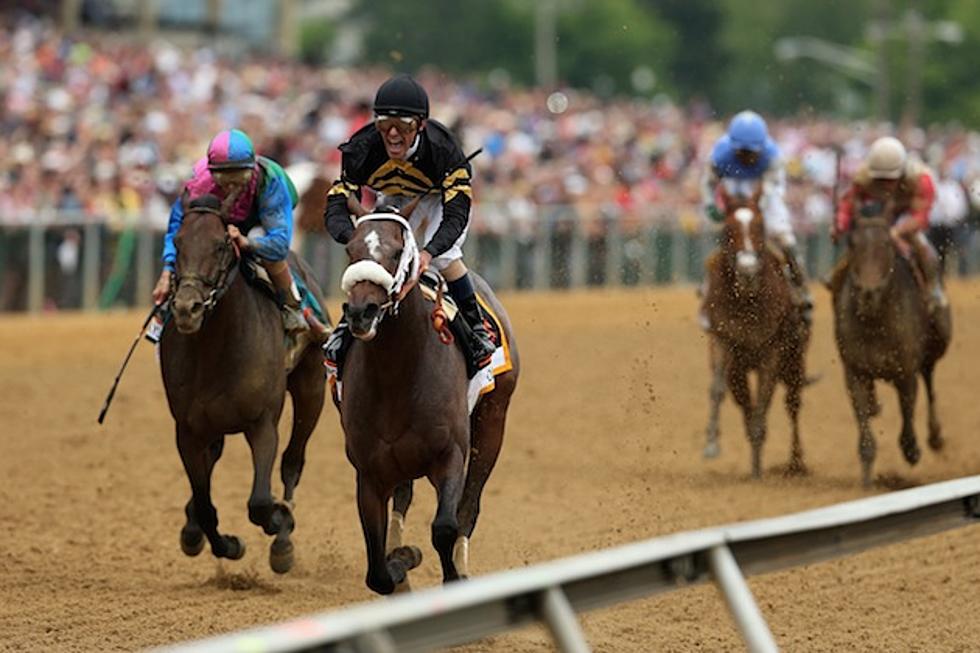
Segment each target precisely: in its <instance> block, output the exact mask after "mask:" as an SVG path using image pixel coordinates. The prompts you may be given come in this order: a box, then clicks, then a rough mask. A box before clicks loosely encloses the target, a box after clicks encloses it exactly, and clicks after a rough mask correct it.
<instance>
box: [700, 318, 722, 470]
mask: <svg viewBox="0 0 980 653" xmlns="http://www.w3.org/2000/svg"><path fill="white" fill-rule="evenodd" d="M708 366H709V369H710V370H711V386H710V388H709V389H708V428H707V429H706V432H705V444H704V452H703V455H704V457H705V458H717V457H718V454H719V453H721V446H720V445H719V444H718V435H719V428H718V414H719V412H720V408H721V402H722V400H724V398H725V366H724V353H723V352H722V351H721V346H720V345H719V344H718V341H717V340H715V339H714V338H713V337H710V336H709V339H708Z"/></svg>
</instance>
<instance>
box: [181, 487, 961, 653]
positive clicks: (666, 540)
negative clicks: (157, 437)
mask: <svg viewBox="0 0 980 653" xmlns="http://www.w3.org/2000/svg"><path fill="white" fill-rule="evenodd" d="M971 523H974V524H975V523H980V476H971V477H968V478H962V479H957V480H953V481H946V482H942V483H936V484H933V485H928V486H924V487H920V488H915V489H911V490H903V491H900V492H892V493H889V494H884V495H881V496H876V497H871V498H867V499H860V500H857V501H851V502H847V503H841V504H837V505H834V506H829V507H826V508H819V509H816V510H809V511H806V512H800V513H796V514H793V515H786V516H783V517H775V518H772V519H760V520H757V521H750V522H742V523H737V524H730V525H725V526H718V527H715V528H707V529H703V530H698V531H689V532H686V533H677V534H674V535H668V536H665V537H658V538H655V539H652V540H647V541H644V542H637V543H635V544H630V545H626V546H621V547H616V548H612V549H606V550H604V551H598V552H595V553H589V554H585V555H580V556H576V557H572V558H566V559H563V560H557V561H554V562H549V563H545V564H540V565H534V566H531V567H526V568H523V569H515V570H512V571H506V572H501V573H496V574H492V575H489V576H484V577H481V578H476V579H472V580H468V581H465V582H461V583H457V584H453V585H449V586H446V587H436V588H432V589H427V590H423V591H419V592H415V593H413V594H407V595H403V596H398V597H394V598H390V599H385V600H379V601H374V602H370V603H363V604H360V605H355V606H352V607H350V608H345V609H341V610H337V611H334V612H328V613H324V614H322V615H316V616H311V617H306V618H301V619H297V620H294V621H291V622H287V623H284V624H281V625H277V626H269V627H265V628H257V629H253V630H247V631H242V632H238V633H233V634H230V635H225V636H222V637H215V638H211V639H205V640H201V641H198V642H192V643H188V644H184V645H178V646H175V647H173V648H169V649H165V650H167V651H170V652H171V653H218V652H222V653H226V652H235V651H241V652H243V653H244V652H246V651H247V652H248V653H261V652H270V653H271V652H274V651H281V652H287V651H289V652H293V651H312V650H314V649H315V650H317V651H337V652H338V653H390V652H394V651H398V652H399V653H403V652H411V651H430V650H433V649H436V648H441V647H446V646H453V645H456V644H462V643H465V642H471V641H474V640H477V639H480V638H483V637H487V636H490V635H493V634H496V633H500V632H502V631H506V630H511V629H514V628H516V627H519V626H522V625H524V624H527V623H530V622H535V621H540V622H543V623H544V624H545V625H546V626H547V627H548V629H549V630H550V632H551V634H552V636H553V637H554V639H555V642H556V644H557V646H558V648H559V650H561V651H569V652H575V653H578V652H580V651H589V650H590V648H589V645H588V643H587V642H586V640H585V637H584V636H583V634H582V630H581V628H580V627H579V624H578V619H577V617H576V613H578V612H583V611H586V610H592V609H595V608H600V607H603V606H607V605H611V604H614V603H618V602H621V601H626V600H630V599H636V598H640V597H646V596H650V595H652V594H657V593H659V592H665V591H669V590H673V589H678V588H680V587H684V586H689V585H691V584H693V583H700V582H705V581H713V582H715V583H717V584H718V585H719V588H720V589H721V592H722V594H723V595H724V597H725V601H726V603H727V604H728V607H729V609H730V610H731V611H732V614H733V617H734V619H735V622H736V624H737V626H738V628H739V630H740V632H741V633H742V636H743V637H744V639H745V641H746V644H747V646H748V649H749V650H751V651H775V650H777V647H776V643H775V641H774V639H773V637H772V634H771V633H770V631H769V628H768V626H767V625H766V623H765V621H764V619H763V617H762V614H761V612H760V611H759V609H758V607H757V606H756V604H755V600H754V599H753V597H752V594H751V592H750V590H749V587H748V585H747V584H746V582H745V579H744V576H743V574H747V575H750V574H759V573H764V572H769V571H775V570H778V569H785V568H787V567H794V566H797V565H802V564H809V563H813V562H819V561H822V560H828V559H830V558H835V557H838V556H842V555H848V554H852V553H857V552H859V551H863V550H865V549H869V548H872V547H876V546H882V545H885V544H891V543H894V542H900V541H902V540H907V539H911V538H915V537H920V536H923V535H928V534H932V533H937V532H940V531H944V530H948V529H951V528H956V527H959V526H964V525H967V524H971ZM976 562H978V563H980V560H978V561H976Z"/></svg>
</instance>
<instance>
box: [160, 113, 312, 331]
mask: <svg viewBox="0 0 980 653" xmlns="http://www.w3.org/2000/svg"><path fill="white" fill-rule="evenodd" d="M203 195H214V196H216V197H217V198H218V199H219V200H221V213H222V218H223V219H224V220H225V223H226V224H227V225H228V226H227V229H228V235H229V237H230V238H231V239H232V240H233V241H235V243H236V244H237V245H238V248H239V249H240V250H241V251H242V252H243V253H244V252H251V253H252V254H254V255H255V257H256V259H257V260H258V261H259V263H261V264H262V267H264V268H265V270H266V271H267V272H268V273H269V277H270V278H271V279H272V282H273V284H274V285H275V287H276V290H277V292H278V294H279V301H280V305H281V306H282V310H283V323H284V325H285V329H286V331H287V332H290V333H295V332H298V331H302V330H304V329H307V328H308V324H307V322H306V320H305V318H304V317H303V315H302V314H301V313H300V301H301V298H300V294H299V291H298V289H297V287H296V284H295V282H294V281H293V278H292V274H291V273H290V271H289V264H288V263H287V261H286V257H287V256H288V254H289V244H290V242H291V240H292V237H293V207H295V206H296V202H297V194H296V189H295V187H294V186H293V183H292V181H290V179H289V177H288V175H286V172H285V170H283V169H282V166H280V165H279V164H278V163H276V162H275V161H273V160H272V159H269V158H267V157H264V156H256V154H255V147H254V146H253V145H252V141H251V139H250V138H249V137H248V135H247V134H246V133H245V132H243V131H241V130H238V129H229V130H225V131H222V132H220V133H219V134H218V135H217V136H215V137H214V138H213V139H211V143H210V144H209V145H208V154H207V156H206V157H205V158H202V159H200V160H199V161H197V163H195V164H194V172H193V174H192V176H191V179H190V180H189V181H188V182H187V183H186V184H185V185H184V190H183V192H182V193H181V196H180V197H179V198H177V201H175V202H174V204H173V206H172V207H171V209H170V222H169V224H168V226H167V234H166V236H164V239H163V272H162V273H161V274H160V280H159V281H158V282H157V285H156V287H155V288H154V289H153V301H154V303H156V304H158V305H159V304H162V303H163V302H164V301H166V299H167V297H168V296H169V294H170V282H171V277H172V275H173V271H174V267H175V265H176V262H177V248H176V247H175V246H174V236H176V235H177V231H178V230H179V229H180V226H181V224H183V222H184V211H185V207H186V205H187V203H189V202H190V201H191V200H193V199H196V198H198V197H201V196H203ZM256 228H261V233H259V230H258V229H256ZM253 229H256V234H258V235H249V236H248V237H246V234H249V233H250V232H251V231H252V230H253Z"/></svg>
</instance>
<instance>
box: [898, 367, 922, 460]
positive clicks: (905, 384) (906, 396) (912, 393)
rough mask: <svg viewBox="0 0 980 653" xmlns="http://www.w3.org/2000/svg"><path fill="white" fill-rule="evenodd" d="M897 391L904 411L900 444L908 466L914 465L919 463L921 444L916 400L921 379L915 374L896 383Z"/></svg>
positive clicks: (899, 403)
mask: <svg viewBox="0 0 980 653" xmlns="http://www.w3.org/2000/svg"><path fill="white" fill-rule="evenodd" d="M895 389H896V390H898V405H899V406H900V407H901V409H902V433H901V435H900V436H899V438H898V443H899V445H900V446H901V447H902V455H903V456H905V460H906V461H908V464H910V465H914V464H916V463H917V462H919V456H921V455H922V454H921V452H920V451H919V443H918V442H916V438H915V398H916V395H917V394H918V391H919V378H918V376H916V375H915V374H910V375H909V376H906V377H904V378H901V379H898V380H896V381H895Z"/></svg>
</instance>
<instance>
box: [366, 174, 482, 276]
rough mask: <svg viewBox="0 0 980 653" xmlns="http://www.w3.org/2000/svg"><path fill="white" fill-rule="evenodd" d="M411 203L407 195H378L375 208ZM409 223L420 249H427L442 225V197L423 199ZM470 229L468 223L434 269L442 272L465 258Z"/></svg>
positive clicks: (431, 196)
mask: <svg viewBox="0 0 980 653" xmlns="http://www.w3.org/2000/svg"><path fill="white" fill-rule="evenodd" d="M411 201H412V198H411V197H407V196H405V195H392V196H390V197H388V196H385V195H383V194H381V193H378V199H377V201H376V202H375V206H381V205H382V204H388V205H389V206H395V207H398V208H402V207H403V206H405V205H406V204H408V203H409V202H411ZM408 223H409V224H410V225H411V226H412V231H413V232H414V233H415V240H416V242H418V243H419V246H420V247H425V246H426V245H427V244H428V243H429V241H430V240H432V237H433V236H434V235H435V234H436V231H438V229H439V225H441V224H442V196H441V195H439V194H432V195H426V196H425V197H424V198H422V200H421V201H419V203H418V206H416V207H415V210H414V211H412V215H411V216H410V217H409V219H408ZM469 229H470V225H469V222H467V224H466V227H465V228H464V229H463V233H461V234H460V235H459V238H457V239H456V242H455V243H453V245H452V247H450V248H449V249H447V250H446V251H445V252H443V253H442V254H440V255H439V256H437V257H435V258H434V259H432V267H434V268H435V269H436V270H439V271H440V272H442V271H443V270H445V269H446V268H447V267H448V266H449V264H450V263H452V262H453V261H456V260H459V259H461V258H463V243H464V242H465V241H466V234H467V232H468V231H469Z"/></svg>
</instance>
